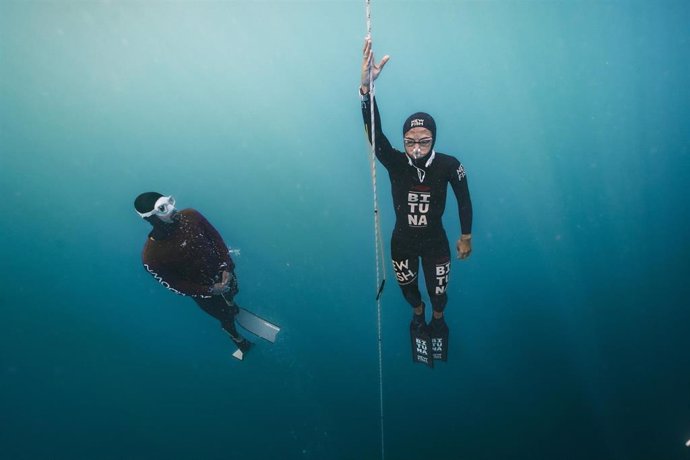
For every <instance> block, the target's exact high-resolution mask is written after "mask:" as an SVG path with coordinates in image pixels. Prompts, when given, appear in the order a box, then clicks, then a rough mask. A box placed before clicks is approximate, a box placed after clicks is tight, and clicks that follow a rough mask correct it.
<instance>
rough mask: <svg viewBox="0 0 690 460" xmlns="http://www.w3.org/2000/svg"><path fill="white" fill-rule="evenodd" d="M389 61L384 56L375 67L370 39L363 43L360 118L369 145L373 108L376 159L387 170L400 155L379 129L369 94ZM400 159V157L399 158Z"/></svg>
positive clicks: (372, 99) (376, 113)
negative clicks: (362, 120) (362, 121)
mask: <svg viewBox="0 0 690 460" xmlns="http://www.w3.org/2000/svg"><path fill="white" fill-rule="evenodd" d="M389 59H390V57H389V56H384V57H383V59H381V62H379V64H378V65H377V64H376V63H375V62H374V53H373V51H372V46H371V39H369V38H367V39H365V41H364V52H363V57H362V76H361V84H360V86H359V94H360V97H361V99H362V118H363V119H364V130H365V131H366V133H367V138H368V139H369V143H371V134H372V130H371V104H373V107H374V125H375V128H376V129H375V138H376V139H375V140H376V157H377V158H378V159H379V161H380V162H381V164H383V165H384V166H385V167H386V168H389V167H390V166H391V165H392V164H393V162H394V161H395V159H396V158H398V157H400V155H399V154H398V155H396V154H397V153H398V152H396V151H395V149H393V147H392V146H391V143H390V142H389V141H388V138H386V135H385V134H383V130H382V129H381V115H380V114H379V109H378V105H377V104H376V99H375V98H374V97H373V96H374V95H373V94H370V87H371V82H372V81H373V80H376V78H378V76H379V74H380V73H381V70H382V69H383V66H385V65H386V62H388V60H389ZM400 158H402V157H400Z"/></svg>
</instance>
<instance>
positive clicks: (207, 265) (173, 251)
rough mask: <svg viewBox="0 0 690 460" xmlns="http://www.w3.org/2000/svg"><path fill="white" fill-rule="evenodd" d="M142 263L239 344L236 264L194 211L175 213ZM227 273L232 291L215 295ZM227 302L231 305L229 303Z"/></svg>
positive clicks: (154, 235) (152, 236) (153, 237)
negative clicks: (214, 288)
mask: <svg viewBox="0 0 690 460" xmlns="http://www.w3.org/2000/svg"><path fill="white" fill-rule="evenodd" d="M141 258H142V263H143V265H144V268H145V269H146V271H148V272H149V273H150V274H151V275H152V276H153V277H154V278H155V279H156V280H157V281H158V282H159V283H161V284H162V285H163V286H164V287H166V288H167V289H169V290H171V291H173V292H174V293H176V294H180V295H184V296H190V297H192V298H193V299H194V301H195V302H196V303H197V305H199V307H201V309H202V310H204V311H205V312H206V313H208V314H209V315H211V316H213V317H214V318H216V319H217V320H218V321H220V324H221V326H222V328H223V329H224V330H225V331H226V332H227V333H228V334H230V336H231V337H232V338H233V340H235V341H236V342H237V341H239V340H241V337H240V335H239V334H238V333H237V329H236V328H235V315H236V314H237V312H238V307H237V306H236V305H235V304H234V303H233V302H232V299H233V297H234V296H235V294H237V292H238V288H237V278H236V277H235V272H234V269H235V264H234V263H233V261H232V259H231V258H230V254H229V251H228V247H227V246H226V245H225V242H224V241H223V238H222V237H221V236H220V233H218V231H217V230H216V229H215V228H214V227H213V225H211V224H210V222H209V221H208V220H206V218H204V216H202V215H201V213H199V212H198V211H196V210H194V209H183V210H182V211H180V212H178V213H177V214H175V217H174V222H173V223H171V224H162V225H158V226H156V227H154V229H153V230H152V231H151V233H149V237H148V239H147V240H146V245H145V246H144V250H143V252H142V254H141ZM223 271H227V272H229V273H230V282H229V285H230V290H229V291H228V292H226V293H224V294H223V295H222V296H221V295H213V294H212V292H211V288H212V287H213V284H214V283H217V282H219V281H220V279H221V276H222V273H223ZM226 300H227V302H226Z"/></svg>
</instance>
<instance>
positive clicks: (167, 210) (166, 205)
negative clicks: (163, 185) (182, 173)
mask: <svg viewBox="0 0 690 460" xmlns="http://www.w3.org/2000/svg"><path fill="white" fill-rule="evenodd" d="M173 211H175V198H173V197H172V196H162V197H160V198H158V199H157V200H156V205H155V206H154V207H153V209H152V210H151V211H149V212H139V211H137V214H139V215H140V216H141V218H142V219H145V218H146V217H151V216H158V217H167V216H169V215H171V214H172V213H173Z"/></svg>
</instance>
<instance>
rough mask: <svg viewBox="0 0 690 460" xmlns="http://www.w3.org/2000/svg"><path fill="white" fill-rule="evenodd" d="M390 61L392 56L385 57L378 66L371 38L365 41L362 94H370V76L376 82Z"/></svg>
mask: <svg viewBox="0 0 690 460" xmlns="http://www.w3.org/2000/svg"><path fill="white" fill-rule="evenodd" d="M389 59H390V56H388V55H385V56H384V57H383V59H381V62H379V63H378V64H376V62H375V60H374V51H373V49H372V46H371V38H369V37H367V38H365V39H364V52H363V58H362V86H361V91H362V94H366V93H368V92H369V84H370V81H369V75H370V74H371V78H372V79H373V80H376V79H377V78H378V76H379V74H380V73H381V70H383V66H385V65H386V62H388V60H389Z"/></svg>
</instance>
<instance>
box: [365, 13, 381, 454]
mask: <svg viewBox="0 0 690 460" xmlns="http://www.w3.org/2000/svg"><path fill="white" fill-rule="evenodd" d="M366 13H367V38H371V0H366ZM373 64H374V63H373V62H370V63H369V100H370V101H371V103H370V104H369V108H370V116H371V124H370V126H371V151H370V152H369V160H370V164H371V184H372V188H373V191H374V240H375V241H374V243H375V246H376V327H377V332H378V351H379V412H380V423H381V460H383V459H384V458H385V449H384V446H385V439H384V429H383V352H382V346H383V341H382V335H381V293H382V292H383V286H384V285H385V283H386V270H385V267H384V266H383V263H384V262H383V261H384V260H385V255H384V252H383V238H382V237H381V218H380V216H379V206H378V196H377V190H376V126H375V124H374V122H375V117H374V103H373V98H374V78H373V74H372V73H373V68H372V67H373Z"/></svg>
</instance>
